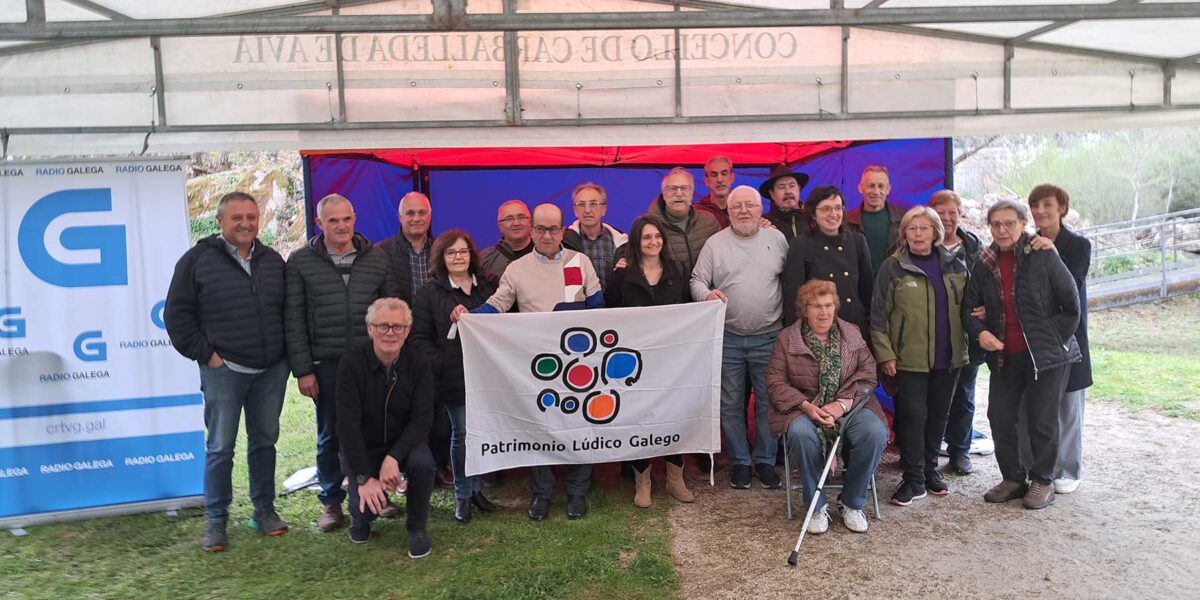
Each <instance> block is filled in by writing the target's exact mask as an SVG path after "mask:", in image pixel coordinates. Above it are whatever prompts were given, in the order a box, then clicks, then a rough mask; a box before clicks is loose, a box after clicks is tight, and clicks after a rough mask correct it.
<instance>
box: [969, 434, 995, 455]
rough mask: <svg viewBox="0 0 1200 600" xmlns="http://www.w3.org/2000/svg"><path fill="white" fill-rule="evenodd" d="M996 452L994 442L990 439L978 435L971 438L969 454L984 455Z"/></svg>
mask: <svg viewBox="0 0 1200 600" xmlns="http://www.w3.org/2000/svg"><path fill="white" fill-rule="evenodd" d="M994 452H996V443H995V442H993V441H992V440H990V439H988V438H985V437H980V438H974V439H972V440H971V454H978V455H980V456H986V455H988V454H992V453H994Z"/></svg>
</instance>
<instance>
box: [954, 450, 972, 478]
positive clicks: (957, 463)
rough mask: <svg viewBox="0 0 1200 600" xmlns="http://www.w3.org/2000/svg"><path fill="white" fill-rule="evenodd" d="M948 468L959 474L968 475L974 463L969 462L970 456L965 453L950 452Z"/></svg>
mask: <svg viewBox="0 0 1200 600" xmlns="http://www.w3.org/2000/svg"><path fill="white" fill-rule="evenodd" d="M950 468H951V469H954V472H955V473H957V474H959V475H970V474H971V471H974V470H975V465H972V464H971V457H969V456H967V455H966V454H952V455H951V456H950Z"/></svg>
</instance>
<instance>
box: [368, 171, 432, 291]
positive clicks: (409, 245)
mask: <svg viewBox="0 0 1200 600" xmlns="http://www.w3.org/2000/svg"><path fill="white" fill-rule="evenodd" d="M396 213H397V216H398V217H399V218H400V233H398V234H396V235H395V236H392V237H390V238H388V239H386V240H384V241H382V242H380V243H379V247H380V248H381V249H382V250H383V252H384V254H386V255H387V257H388V294H387V295H388V296H391V297H394V298H399V299H401V300H403V301H405V302H407V303H409V304H412V300H413V295H414V294H416V293H417V290H419V289H421V286H423V285H425V284H426V283H428V282H429V250H430V247H431V246H433V236H432V235H430V232H429V229H430V228H429V223H430V221H431V220H432V219H433V209H432V208H431V206H430V204H429V197H428V196H426V195H425V194H422V193H421V192H409V193H407V194H405V195H404V197H403V198H401V199H400V206H399V207H398V208H397V209H396Z"/></svg>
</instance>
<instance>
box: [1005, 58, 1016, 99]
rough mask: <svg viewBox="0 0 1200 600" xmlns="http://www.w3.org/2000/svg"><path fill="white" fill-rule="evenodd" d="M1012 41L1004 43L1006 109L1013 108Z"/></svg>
mask: <svg viewBox="0 0 1200 600" xmlns="http://www.w3.org/2000/svg"><path fill="white" fill-rule="evenodd" d="M1014 54H1015V52H1014V48H1013V44H1012V42H1005V43H1004V110H1006V111H1007V110H1012V61H1013V56H1014Z"/></svg>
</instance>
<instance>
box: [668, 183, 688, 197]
mask: <svg viewBox="0 0 1200 600" xmlns="http://www.w3.org/2000/svg"><path fill="white" fill-rule="evenodd" d="M663 191H665V192H666V193H668V194H672V195H674V194H687V193H691V191H692V186H690V185H668V186H666V187H664V188H663Z"/></svg>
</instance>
